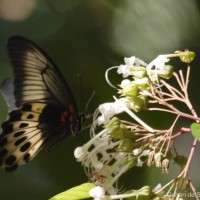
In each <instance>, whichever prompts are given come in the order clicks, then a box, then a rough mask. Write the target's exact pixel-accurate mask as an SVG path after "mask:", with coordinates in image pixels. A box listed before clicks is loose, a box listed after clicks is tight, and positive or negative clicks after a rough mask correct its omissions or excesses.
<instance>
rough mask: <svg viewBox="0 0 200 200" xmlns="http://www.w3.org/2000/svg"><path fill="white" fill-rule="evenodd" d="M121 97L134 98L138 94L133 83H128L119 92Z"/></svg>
mask: <svg viewBox="0 0 200 200" xmlns="http://www.w3.org/2000/svg"><path fill="white" fill-rule="evenodd" d="M119 93H120V94H122V96H127V97H136V96H137V95H138V94H139V89H138V87H137V86H136V85H135V83H134V82H130V83H129V84H128V85H127V86H126V87H124V88H122V90H120V91H119Z"/></svg>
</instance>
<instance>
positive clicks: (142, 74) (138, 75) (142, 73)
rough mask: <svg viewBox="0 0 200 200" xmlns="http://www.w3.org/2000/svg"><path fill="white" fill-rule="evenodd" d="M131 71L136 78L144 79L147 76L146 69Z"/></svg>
mask: <svg viewBox="0 0 200 200" xmlns="http://www.w3.org/2000/svg"><path fill="white" fill-rule="evenodd" d="M130 71H131V74H132V75H133V77H134V78H144V77H146V76H147V70H146V67H133V68H131V69H130Z"/></svg>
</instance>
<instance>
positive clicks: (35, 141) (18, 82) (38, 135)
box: [0, 36, 84, 172]
mask: <svg viewBox="0 0 200 200" xmlns="http://www.w3.org/2000/svg"><path fill="white" fill-rule="evenodd" d="M7 50H8V55H9V57H10V59H11V64H12V66H13V70H14V78H9V79H6V80H5V81H4V82H3V83H2V86H1V92H2V94H3V96H4V98H5V100H6V102H7V104H8V109H9V115H8V119H7V121H5V122H4V123H3V124H2V126H1V128H2V132H1V134H0V166H1V167H2V168H3V169H5V170H6V171H10V172H11V171H14V170H15V169H17V168H18V166H20V165H22V164H25V163H27V162H29V161H30V160H32V159H33V158H34V157H35V156H36V155H37V153H38V152H39V151H40V150H42V149H45V150H47V151H49V150H51V149H52V148H53V147H54V146H56V145H57V144H58V143H60V142H61V141H62V140H63V139H64V138H66V137H67V136H70V135H72V134H76V133H77V132H79V131H80V129H81V128H82V125H83V123H84V115H80V114H78V111H77V106H76V102H75V100H74V97H73V95H72V92H71V90H70V88H69V86H68V84H67V83H66V81H65V79H64V77H63V76H62V74H61V73H60V71H59V70H58V68H57V66H56V64H55V63H54V62H53V60H52V59H51V58H50V57H49V56H48V55H47V54H46V53H45V52H44V51H43V50H42V49H41V48H40V47H38V46H37V45H36V44H35V43H33V42H32V41H30V40H28V39H26V38H24V37H21V36H13V37H11V38H9V40H8V42H7Z"/></svg>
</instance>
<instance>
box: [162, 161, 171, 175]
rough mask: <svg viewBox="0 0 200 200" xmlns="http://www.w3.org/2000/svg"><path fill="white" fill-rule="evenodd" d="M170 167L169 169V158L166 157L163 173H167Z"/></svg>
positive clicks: (163, 162)
mask: <svg viewBox="0 0 200 200" xmlns="http://www.w3.org/2000/svg"><path fill="white" fill-rule="evenodd" d="M168 169H169V159H167V158H165V159H164V160H163V161H162V172H163V173H167V172H168Z"/></svg>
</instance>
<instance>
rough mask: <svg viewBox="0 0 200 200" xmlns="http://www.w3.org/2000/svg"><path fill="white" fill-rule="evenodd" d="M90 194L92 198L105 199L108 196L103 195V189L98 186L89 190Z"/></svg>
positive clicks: (95, 199)
mask: <svg viewBox="0 0 200 200" xmlns="http://www.w3.org/2000/svg"><path fill="white" fill-rule="evenodd" d="M89 194H90V196H91V197H93V198H94V200H107V199H108V198H107V197H106V196H105V190H104V189H103V188H102V187H100V186H97V187H94V188H92V189H91V190H90V192H89Z"/></svg>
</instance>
